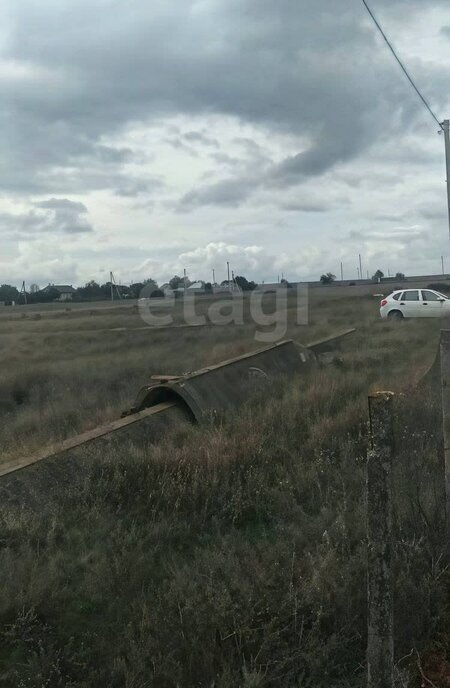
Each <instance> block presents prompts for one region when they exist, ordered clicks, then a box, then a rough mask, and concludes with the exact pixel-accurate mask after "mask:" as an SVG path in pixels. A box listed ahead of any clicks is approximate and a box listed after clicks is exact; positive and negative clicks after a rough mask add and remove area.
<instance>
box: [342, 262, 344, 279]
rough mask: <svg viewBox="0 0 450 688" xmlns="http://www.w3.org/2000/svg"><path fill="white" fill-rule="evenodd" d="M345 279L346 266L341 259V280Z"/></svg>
mask: <svg viewBox="0 0 450 688" xmlns="http://www.w3.org/2000/svg"><path fill="white" fill-rule="evenodd" d="M343 281H344V268H343V266H342V261H341V282H343Z"/></svg>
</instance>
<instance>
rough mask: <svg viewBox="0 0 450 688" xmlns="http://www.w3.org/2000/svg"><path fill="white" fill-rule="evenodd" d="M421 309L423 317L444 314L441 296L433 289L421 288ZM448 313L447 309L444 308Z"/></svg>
mask: <svg viewBox="0 0 450 688" xmlns="http://www.w3.org/2000/svg"><path fill="white" fill-rule="evenodd" d="M421 310H423V313H422V315H423V317H425V318H440V317H441V315H444V308H443V301H442V297H441V296H440V295H439V294H437V293H436V292H435V291H430V290H429V289H422V301H421ZM445 310H446V312H447V313H448V310H447V309H445Z"/></svg>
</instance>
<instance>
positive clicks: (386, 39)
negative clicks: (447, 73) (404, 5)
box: [362, 0, 443, 129]
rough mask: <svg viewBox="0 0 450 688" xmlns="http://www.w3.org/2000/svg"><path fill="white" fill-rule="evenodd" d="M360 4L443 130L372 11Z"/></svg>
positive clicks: (363, 0) (366, 5)
mask: <svg viewBox="0 0 450 688" xmlns="http://www.w3.org/2000/svg"><path fill="white" fill-rule="evenodd" d="M362 2H363V4H364V7H365V8H366V10H367V11H368V13H369V14H370V16H371V17H372V19H373V22H374V24H375V26H376V27H377V29H378V31H379V32H380V33H381V35H382V36H383V38H384V40H385V41H386V44H387V46H388V48H389V50H390V51H391V53H392V54H393V56H394V57H395V59H396V60H397V62H398V64H399V65H400V67H401V69H402V71H403V73H404V75H405V76H406V78H407V79H408V81H409V83H410V84H411V86H412V87H413V89H414V90H415V92H416V93H417V95H418V96H419V98H420V100H421V101H422V103H423V104H424V105H425V107H426V109H427V110H428V112H429V113H430V115H431V116H432V118H433V119H434V121H435V122H436V123H437V124H438V125H439V127H440V129H443V127H442V124H441V123H440V122H439V120H438V118H437V117H436V115H435V114H434V112H433V110H432V109H431V107H430V106H429V104H428V103H427V101H426V100H425V98H424V96H423V95H422V94H421V92H420V91H419V89H418V88H417V86H416V84H415V83H414V81H413V78H412V76H411V75H410V74H409V72H408V70H407V69H406V67H405V66H404V64H403V62H402V61H401V59H400V58H399V56H398V55H397V53H396V52H395V50H394V48H393V46H392V44H391V42H390V41H389V39H388V37H387V36H386V34H385V33H384V31H383V29H382V28H381V26H380V24H379V23H378V21H377V20H376V18H375V15H374V14H373V12H372V10H371V9H370V7H369V5H368V4H367V2H366V0H362Z"/></svg>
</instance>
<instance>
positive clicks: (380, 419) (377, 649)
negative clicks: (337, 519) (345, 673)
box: [367, 392, 394, 688]
mask: <svg viewBox="0 0 450 688" xmlns="http://www.w3.org/2000/svg"><path fill="white" fill-rule="evenodd" d="M393 398H394V395H393V393H392V392H377V393H375V394H372V395H370V396H369V418H370V444H371V446H370V448H369V451H368V453H367V539H368V562H367V563H368V639H367V686H368V688H392V686H393V664H394V640H393V601H392V597H393V593H392V571H391V567H392V456H393V446H394V422H393V415H392V411H393Z"/></svg>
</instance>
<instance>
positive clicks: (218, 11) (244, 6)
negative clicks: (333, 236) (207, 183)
mask: <svg viewBox="0 0 450 688" xmlns="http://www.w3.org/2000/svg"><path fill="white" fill-rule="evenodd" d="M409 4H411V3H409ZM434 4H435V5H439V4H440V3H439V2H437V1H436V2H435V3H434ZM380 5H388V6H389V7H390V8H392V7H393V6H396V5H398V6H399V7H404V6H405V1H404V0H390V2H389V3H387V2H384V1H383V2H382V3H380ZM108 8H109V9H108ZM112 8H113V11H110V10H112ZM10 13H11V15H12V23H11V31H10V35H9V40H8V43H7V48H6V49H5V52H4V57H5V58H7V59H9V60H10V61H11V63H12V64H17V65H19V66H21V68H22V71H20V70H19V73H16V72H15V71H14V70H12V71H11V75H10V76H9V77H8V78H6V79H4V80H3V81H2V84H1V94H2V102H3V111H2V115H1V122H0V124H1V126H2V131H3V133H4V136H3V137H2V145H1V151H0V152H1V153H2V156H1V159H2V160H3V166H2V167H1V168H0V188H3V189H8V190H16V191H24V190H28V191H31V192H37V191H39V190H40V191H42V190H44V189H49V190H55V191H56V192H61V191H62V192H63V193H64V190H65V188H66V187H65V186H64V184H63V183H61V177H62V174H61V170H64V169H67V170H68V171H69V170H70V174H71V175H73V174H74V173H73V169H74V168H75V169H77V168H79V169H83V168H84V169H86V168H87V169H88V172H89V167H90V165H86V161H87V160H89V161H90V163H91V164H92V165H93V167H94V173H91V174H90V175H87V178H86V183H87V184H90V186H88V187H87V188H105V187H104V186H103V185H105V184H106V183H107V179H108V178H109V179H110V183H111V184H112V185H113V186H114V180H113V177H114V175H116V174H117V173H118V170H120V167H121V166H122V165H123V164H124V163H125V162H126V161H129V160H132V159H133V156H134V155H136V154H137V153H136V152H134V151H132V150H128V149H121V150H116V149H114V148H111V147H108V146H105V145H104V144H103V143H102V142H101V139H102V137H103V136H104V135H105V134H114V133H117V132H120V131H121V130H123V128H124V127H125V126H126V125H127V124H128V123H129V122H131V121H139V120H141V121H145V120H147V119H149V118H150V119H151V118H156V117H161V116H164V115H167V114H173V113H179V112H183V113H186V114H189V113H197V114H198V113H205V112H214V113H221V114H225V115H232V116H234V117H237V118H238V119H240V120H242V121H246V122H250V123H253V124H256V125H260V126H263V127H266V128H267V130H268V131H269V132H270V131H271V130H272V131H279V132H283V131H284V132H286V133H289V134H293V135H296V136H299V137H302V138H303V139H304V140H305V141H306V142H307V143H306V147H305V150H304V151H302V152H295V151H293V154H292V155H291V156H290V157H289V158H287V159H286V160H285V161H283V162H282V163H281V164H279V166H278V167H277V168H275V169H274V171H273V183H274V184H276V183H280V184H281V183H295V182H296V181H301V180H302V179H303V178H307V177H310V176H315V175H319V174H321V173H322V172H324V171H326V170H327V169H329V168H330V167H332V166H333V165H335V164H337V163H339V162H342V161H346V160H349V159H351V158H352V157H353V156H355V155H357V154H358V153H360V152H361V151H362V150H364V149H365V148H367V146H370V145H373V143H374V141H375V140H376V139H377V138H378V137H380V136H386V135H388V134H389V133H390V134H392V133H393V132H395V131H398V130H399V129H400V128H401V126H403V123H404V122H405V121H406V120H408V122H409V123H411V120H412V119H413V120H414V119H416V120H417V119H420V118H421V117H422V114H421V110H420V107H419V106H418V105H417V103H416V102H415V100H414V98H415V96H414V94H413V93H411V91H410V89H409V87H408V85H407V84H405V83H404V82H402V80H401V78H399V74H398V73H397V71H396V69H395V65H393V64H392V63H391V60H390V56H388V55H387V54H384V53H383V52H382V51H380V48H379V45H378V44H376V43H375V33H374V31H373V30H372V28H369V25H368V23H367V18H366V16H365V15H364V13H363V11H362V8H361V11H359V10H358V9H357V8H355V6H354V5H353V4H351V5H349V6H344V7H341V8H340V11H339V14H337V13H336V12H335V11H334V9H331V11H330V3H329V0H314V2H313V0H295V1H294V0H280V2H278V3H276V4H273V3H270V2H266V0H239V1H238V0H226V1H225V0H218V2H216V3H214V4H211V5H199V4H198V3H194V2H193V1H192V0H188V1H186V0H173V2H171V3H170V4H166V3H150V4H142V3H139V4H138V3H136V2H134V3H133V11H130V6H129V5H127V6H125V5H123V6H122V5H120V4H117V3H113V4H110V3H106V4H105V2H100V0H96V1H94V2H87V0H80V2H78V3H76V4H72V3H56V4H55V3H51V4H45V3H39V6H37V5H36V4H35V3H34V2H32V1H31V0H24V1H23V2H21V3H15V4H14V5H13V6H12V8H11V10H10ZM415 73H416V75H417V77H418V79H419V80H420V82H421V84H422V87H423V88H424V90H425V93H426V95H427V96H428V97H429V98H430V99H431V101H432V102H433V103H436V104H437V105H440V104H441V105H442V104H443V100H442V99H443V93H445V89H444V88H442V86H443V81H444V80H445V79H447V80H448V68H446V69H443V70H441V72H440V75H439V73H438V71H437V70H436V69H434V68H433V67H432V66H430V65H426V66H424V65H421V64H418V65H416V68H415ZM202 137H203V140H202V141H200V139H201V138H202ZM208 138H209V137H207V136H206V135H205V134H203V133H199V132H188V133H187V134H186V135H185V139H186V141H188V142H190V143H192V144H194V143H197V144H200V143H201V144H202V145H207V146H208V145H209V146H211V147H212V146H214V147H215V143H214V142H213V139H211V140H210V141H209V142H208ZM98 165H100V166H102V168H103V170H104V172H103V173H99V172H98V170H97V172H96V173H95V170H96V167H97V166H98ZM56 167H57V168H60V170H59V173H58V174H55V175H48V174H47V173H48V170H49V169H50V170H51V169H52V168H56ZM105 168H109V169H106V171H105ZM75 176H76V177H77V179H78V181H79V183H80V184H82V182H83V179H82V175H76V174H75ZM60 184H61V185H60ZM95 185H98V186H95ZM116 186H117V185H116ZM208 195H211V194H207V196H208Z"/></svg>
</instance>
